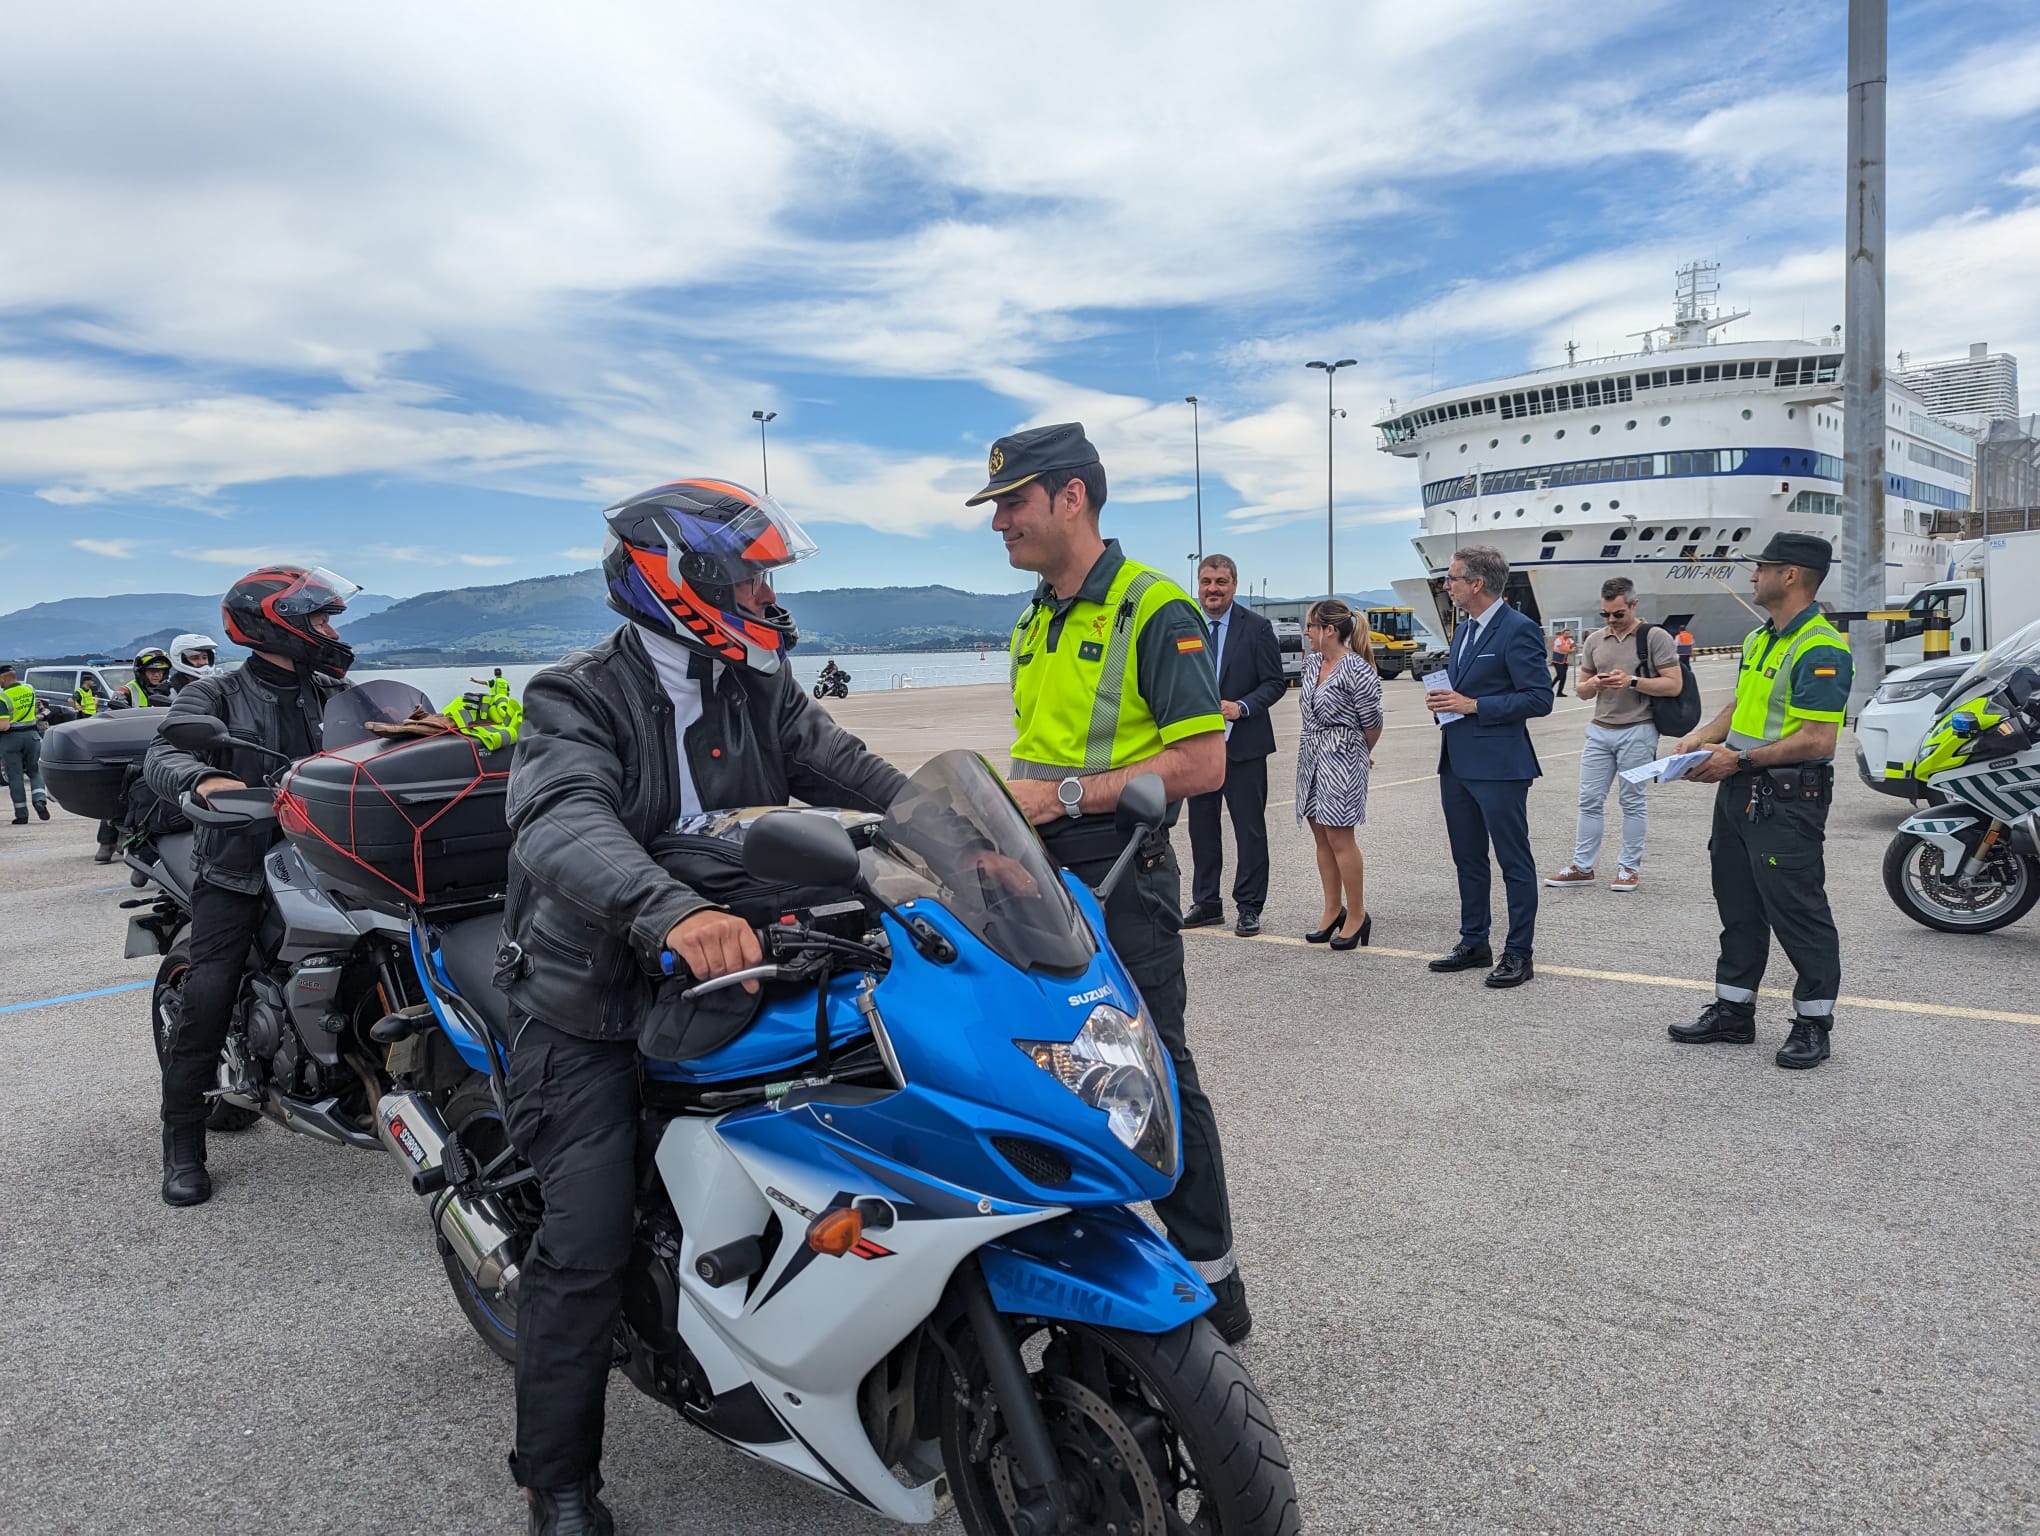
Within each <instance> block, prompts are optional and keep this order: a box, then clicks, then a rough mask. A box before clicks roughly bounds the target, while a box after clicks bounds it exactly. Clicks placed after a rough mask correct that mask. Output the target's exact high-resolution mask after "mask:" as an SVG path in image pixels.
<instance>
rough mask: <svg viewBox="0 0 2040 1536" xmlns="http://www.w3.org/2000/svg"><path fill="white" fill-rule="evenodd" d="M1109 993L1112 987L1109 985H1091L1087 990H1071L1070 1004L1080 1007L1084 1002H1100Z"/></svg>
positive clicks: (1109, 994) (1108, 995)
mask: <svg viewBox="0 0 2040 1536" xmlns="http://www.w3.org/2000/svg"><path fill="white" fill-rule="evenodd" d="M1111 995H1112V989H1111V988H1110V987H1093V988H1091V990H1090V991H1088V992H1073V993H1071V994H1070V1006H1071V1007H1072V1008H1081V1007H1083V1006H1084V1005H1085V1004H1086V1003H1102V1002H1104V1001H1105V999H1106V998H1108V997H1110V996H1111Z"/></svg>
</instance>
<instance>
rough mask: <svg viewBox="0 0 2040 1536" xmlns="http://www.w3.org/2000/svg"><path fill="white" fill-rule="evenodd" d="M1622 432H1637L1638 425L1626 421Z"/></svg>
mask: <svg viewBox="0 0 2040 1536" xmlns="http://www.w3.org/2000/svg"><path fill="white" fill-rule="evenodd" d="M1622 430H1623V431H1625V432H1634V431H1635V430H1636V423H1635V422H1633V421H1625V422H1623V423H1622Z"/></svg>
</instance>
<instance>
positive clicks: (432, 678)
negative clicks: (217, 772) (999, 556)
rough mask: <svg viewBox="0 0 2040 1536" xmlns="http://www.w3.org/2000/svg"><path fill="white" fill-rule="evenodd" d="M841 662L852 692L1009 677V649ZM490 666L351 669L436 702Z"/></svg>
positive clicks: (527, 672)
mask: <svg viewBox="0 0 2040 1536" xmlns="http://www.w3.org/2000/svg"><path fill="white" fill-rule="evenodd" d="M828 659H829V654H828V652H826V651H817V652H812V653H810V652H808V651H805V650H803V651H797V652H795V653H794V657H793V674H794V676H795V677H798V678H799V679H800V681H801V686H802V687H804V688H811V687H813V686H814V681H815V679H816V678H817V677H819V676H820V675H821V671H822V666H823V664H824V663H826V662H827V661H828ZM836 664H837V665H838V666H840V667H841V668H842V669H843V670H844V671H846V672H848V673H849V674H850V691H851V692H852V693H876V692H880V691H882V690H885V689H889V688H903V687H910V688H955V687H960V686H962V685H964V684H966V683H1003V682H1005V681H1006V653H1005V652H1004V651H999V650H987V651H983V652H979V651H872V652H868V653H865V654H862V655H848V654H845V655H841V656H838V657H837V658H836ZM544 670H545V668H544V667H543V666H539V665H533V664H530V663H518V664H514V665H509V666H505V667H504V668H503V675H504V676H505V677H506V678H508V679H509V680H510V689H511V692H513V693H517V694H522V693H523V692H524V685H525V684H526V683H528V682H530V681H531V679H532V677H533V675H534V674H536V673H539V672H542V671H544ZM489 672H490V669H489V668H488V667H486V666H470V667H399V668H394V669H390V668H383V669H368V668H364V669H362V670H360V671H356V672H351V673H349V674H348V676H349V678H350V680H351V681H354V682H357V683H359V682H366V681H367V680H368V679H369V678H372V677H393V678H396V679H398V680H399V681H401V682H406V683H409V684H410V685H411V686H412V687H414V688H417V689H421V690H422V691H424V692H425V693H427V694H429V695H431V697H432V700H433V702H434V703H438V704H445V703H448V702H450V701H451V700H452V699H454V698H455V697H456V696H458V695H460V694H463V693H467V692H469V691H471V690H472V689H473V688H474V687H475V686H476V683H477V682H484V683H485V682H486V681H487V680H488V677H489Z"/></svg>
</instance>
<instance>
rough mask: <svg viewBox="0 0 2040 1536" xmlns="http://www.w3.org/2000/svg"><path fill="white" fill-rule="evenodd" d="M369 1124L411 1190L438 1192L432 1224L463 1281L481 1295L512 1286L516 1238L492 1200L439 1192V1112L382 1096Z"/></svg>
mask: <svg viewBox="0 0 2040 1536" xmlns="http://www.w3.org/2000/svg"><path fill="white" fill-rule="evenodd" d="M375 1121H376V1130H377V1132H378V1133H379V1134H380V1135H381V1137H382V1144H383V1145H384V1146H386V1147H388V1148H389V1149H390V1152H391V1154H392V1155H393V1156H394V1157H395V1158H396V1159H397V1161H398V1162H400V1163H402V1164H403V1165H404V1167H405V1168H406V1169H407V1170H409V1172H410V1175H411V1188H412V1190H413V1192H415V1193H417V1194H420V1195H429V1194H432V1193H434V1192H435V1191H441V1192H442V1193H440V1194H439V1197H438V1198H437V1199H436V1200H434V1201H433V1204H432V1220H433V1224H434V1225H435V1226H436V1227H438V1229H439V1235H440V1237H441V1238H442V1239H443V1240H444V1241H445V1243H446V1245H447V1246H448V1247H449V1248H451V1249H452V1250H453V1254H454V1257H455V1258H457V1259H459V1260H460V1267H461V1268H462V1269H463V1270H465V1271H466V1272H467V1275H468V1278H469V1279H471V1280H473V1281H474V1283H475V1284H476V1285H478V1286H480V1287H481V1288H482V1289H483V1290H485V1291H500V1290H502V1289H504V1288H505V1287H506V1286H510V1285H514V1284H515V1283H516V1281H517V1260H516V1255H515V1250H514V1248H513V1247H512V1242H513V1240H514V1238H515V1236H516V1234H515V1233H514V1232H512V1231H511V1229H510V1223H509V1221H508V1219H507V1218H506V1217H505V1216H504V1214H503V1208H502V1206H501V1205H500V1204H498V1203H497V1201H496V1198H495V1196H493V1195H462V1194H453V1193H444V1192H443V1191H445V1188H446V1170H445V1167H444V1166H443V1163H444V1159H445V1156H446V1123H445V1122H444V1121H443V1120H441V1119H440V1118H439V1112H438V1111H437V1110H435V1109H433V1107H432V1106H431V1105H430V1104H428V1103H426V1102H425V1100H424V1099H422V1098H420V1097H419V1096H418V1095H417V1094H415V1093H388V1094H384V1095H383V1097H382V1100H381V1102H379V1103H378V1104H377V1105H376V1109H375Z"/></svg>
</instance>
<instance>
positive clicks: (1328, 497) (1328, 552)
mask: <svg viewBox="0 0 2040 1536" xmlns="http://www.w3.org/2000/svg"><path fill="white" fill-rule="evenodd" d="M1358 361H1359V359H1358V358H1357V357H1342V358H1340V359H1339V360H1338V361H1337V362H1336V363H1305V364H1304V367H1306V368H1322V369H1323V370H1324V374H1325V596H1326V597H1336V596H1338V592H1337V589H1336V588H1335V586H1334V584H1333V581H1332V416H1333V413H1334V411H1335V410H1336V407H1335V406H1333V404H1332V375H1334V374H1335V373H1337V372H1338V371H1339V370H1340V369H1341V368H1351V367H1352V366H1353V365H1354V364H1355V363H1357V362H1358Z"/></svg>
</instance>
